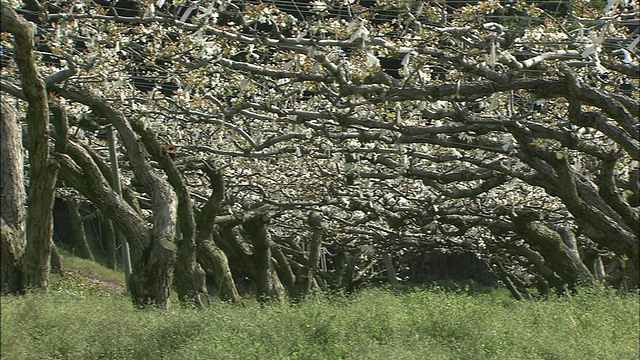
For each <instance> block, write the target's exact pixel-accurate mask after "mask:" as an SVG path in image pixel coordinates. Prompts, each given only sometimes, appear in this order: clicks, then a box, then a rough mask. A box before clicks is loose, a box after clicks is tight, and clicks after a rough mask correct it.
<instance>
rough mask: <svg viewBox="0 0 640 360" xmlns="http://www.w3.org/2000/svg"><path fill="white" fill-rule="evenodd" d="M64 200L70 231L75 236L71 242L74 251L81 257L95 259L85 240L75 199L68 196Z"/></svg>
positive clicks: (82, 224) (85, 236)
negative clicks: (72, 242)
mask: <svg viewBox="0 0 640 360" xmlns="http://www.w3.org/2000/svg"><path fill="white" fill-rule="evenodd" d="M65 202H66V203H67V210H68V212H69V219H70V224H71V231H72V232H73V235H74V238H75V239H74V240H75V241H74V244H73V250H74V252H75V253H76V255H78V256H79V257H81V258H83V259H88V260H91V261H95V258H94V257H93V253H92V252H91V248H90V247H89V242H88V241H87V235H86V233H85V231H84V223H83V221H82V216H81V215H80V208H79V206H78V203H77V200H76V199H74V198H73V197H68V198H67V199H65Z"/></svg>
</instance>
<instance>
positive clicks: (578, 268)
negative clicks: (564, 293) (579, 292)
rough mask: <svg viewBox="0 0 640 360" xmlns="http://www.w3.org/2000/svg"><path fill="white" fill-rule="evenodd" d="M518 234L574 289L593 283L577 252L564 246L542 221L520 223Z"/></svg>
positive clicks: (561, 240)
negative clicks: (579, 285)
mask: <svg viewBox="0 0 640 360" xmlns="http://www.w3.org/2000/svg"><path fill="white" fill-rule="evenodd" d="M516 232H517V233H518V234H519V235H520V236H522V237H523V238H524V239H525V241H526V242H527V243H528V244H529V245H530V246H531V247H532V248H533V249H534V250H536V251H537V252H539V253H540V255H542V257H543V258H544V259H545V263H546V264H547V265H548V266H549V267H550V268H551V269H552V270H553V271H554V272H555V273H556V274H558V276H560V278H562V280H563V281H564V282H565V283H566V284H569V286H570V287H571V288H574V287H575V286H576V285H578V284H589V283H592V282H593V276H592V275H591V273H590V272H589V269H587V267H586V266H585V265H584V264H583V263H582V261H580V258H579V257H578V256H577V254H576V252H574V251H573V250H572V249H570V248H569V247H567V246H566V245H565V244H564V241H563V239H562V236H561V235H560V234H559V233H558V232H556V231H553V230H552V229H550V228H549V227H547V226H546V225H544V224H543V223H542V222H540V221H531V222H518V223H517V225H516Z"/></svg>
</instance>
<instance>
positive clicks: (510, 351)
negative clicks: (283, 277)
mask: <svg viewBox="0 0 640 360" xmlns="http://www.w3.org/2000/svg"><path fill="white" fill-rule="evenodd" d="M67 266H68V265H67ZM65 281H66V280H63V281H62V282H65ZM1 310H2V341H1V354H0V355H1V357H2V358H3V359H5V358H6V359H17V360H19V359H47V358H49V359H53V358H64V359H99V358H100V359H159V358H163V359H190V360H191V359H563V360H564V359H636V358H638V355H639V350H638V331H639V329H638V298H637V297H635V296H628V297H621V296H618V295H615V294H613V293H610V292H606V291H603V290H600V291H596V290H587V289H585V290H583V291H581V293H580V294H579V295H576V296H574V297H572V298H553V299H549V300H544V301H542V300H541V301H530V302H517V301H515V300H513V299H511V298H510V297H509V296H508V294H506V293H504V292H501V291H495V292H492V293H488V294H475V295H467V294H462V293H451V292H444V291H441V290H438V289H422V290H414V291H408V292H406V293H403V294H399V295H398V294H394V293H393V292H391V291H388V290H384V289H370V290H365V291H363V292H361V293H359V294H358V295H355V296H352V297H332V298H329V297H322V296H318V297H312V298H310V299H308V300H307V301H305V302H304V303H302V304H300V305H291V306H289V305H287V306H279V305H278V306H276V305H273V306H260V305H258V304H256V303H251V302H249V303H245V304H244V305H242V306H240V305H232V304H224V303H216V304H214V306H212V307H211V308H209V309H204V310H198V309H189V308H180V307H178V306H174V308H172V310H170V311H167V312H161V311H157V310H138V309H135V308H134V307H133V306H132V305H131V303H130V301H129V300H128V298H126V297H124V296H120V295H117V294H109V293H105V292H102V291H99V290H98V289H89V288H87V287H86V286H85V287H82V286H79V285H78V286H77V288H73V286H66V288H65V286H60V287H59V290H54V291H52V292H51V293H50V294H48V295H36V294H31V295H27V296H25V297H4V298H2V305H1Z"/></svg>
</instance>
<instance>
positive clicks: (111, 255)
mask: <svg viewBox="0 0 640 360" xmlns="http://www.w3.org/2000/svg"><path fill="white" fill-rule="evenodd" d="M101 217H102V223H103V229H104V233H103V236H104V244H105V251H106V253H107V267H108V268H109V269H111V270H116V269H117V268H118V264H117V255H116V232H115V230H114V229H113V224H112V223H111V220H109V219H108V218H107V217H104V216H102V215H101Z"/></svg>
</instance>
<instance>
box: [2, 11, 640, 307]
mask: <svg viewBox="0 0 640 360" xmlns="http://www.w3.org/2000/svg"><path fill="white" fill-rule="evenodd" d="M9 3H10V2H4V1H3V10H2V11H3V17H4V13H5V11H10V9H9V5H7V4H9ZM12 7H13V8H14V9H15V10H16V11H17V12H18V13H19V14H21V15H22V16H24V17H25V18H26V19H28V20H30V21H32V22H34V23H35V24H37V28H36V31H35V39H36V46H37V49H38V50H39V54H40V58H39V61H38V65H39V68H40V71H41V72H42V73H44V74H45V75H46V78H45V83H46V84H47V90H48V93H49V100H50V102H55V103H56V104H57V105H56V106H57V107H59V108H62V109H64V115H58V116H57V115H56V114H55V112H53V115H52V119H53V123H54V125H55V147H51V152H52V154H54V156H55V159H56V161H57V162H58V163H60V173H59V179H60V180H61V181H60V182H59V183H58V186H59V187H60V188H73V189H74V190H75V191H78V192H79V193H80V194H82V196H84V197H86V198H87V199H88V200H89V201H91V202H93V203H94V204H96V206H98V207H99V208H100V209H101V210H102V211H103V212H105V213H106V214H107V215H108V216H109V217H110V218H111V219H112V220H113V221H114V223H115V225H116V227H117V228H118V229H119V231H121V232H122V233H123V234H124V235H125V236H126V237H127V239H128V241H129V243H130V244H131V247H132V257H133V258H134V273H136V274H140V275H139V276H137V277H136V276H134V278H133V279H132V282H133V283H134V284H136V283H137V284H142V285H140V289H139V290H134V293H135V294H138V295H139V299H141V300H140V302H144V301H155V302H156V303H163V300H161V299H162V298H163V297H165V295H166V294H164V293H162V292H163V291H164V290H163V291H160V293H154V292H153V291H155V290H149V289H150V288H154V286H155V287H156V288H155V289H156V290H158V289H157V287H161V284H166V283H167V282H169V283H171V279H172V276H173V274H172V271H173V268H174V266H175V271H176V280H177V281H176V282H177V284H178V285H177V286H178V287H180V286H181V285H179V284H182V286H184V287H185V288H184V289H183V290H182V292H181V290H180V289H179V290H178V292H179V293H180V296H181V298H182V297H186V298H189V299H194V298H196V299H197V298H199V295H197V294H200V293H205V292H206V290H205V289H203V287H202V277H203V272H214V273H216V274H223V273H225V272H224V271H223V270H221V269H219V268H216V266H222V267H223V268H224V267H225V266H224V264H226V257H228V258H229V259H230V260H232V262H236V263H239V264H241V267H242V269H243V271H244V273H245V274H246V275H247V276H248V277H249V278H250V279H251V280H252V281H253V282H254V283H255V284H256V288H257V291H258V294H259V295H261V296H265V297H280V298H282V296H284V294H285V293H287V294H289V295H290V296H293V297H296V296H303V295H304V294H306V293H308V291H310V289H311V288H313V287H320V288H347V289H352V288H353V287H354V286H356V285H357V283H358V282H360V281H365V280H368V279H372V278H376V277H377V276H379V275H380V274H382V273H384V274H386V277H387V279H388V280H389V281H392V282H393V281H397V280H398V277H402V276H403V268H404V267H405V266H407V264H410V263H411V259H412V257H414V256H416V254H423V253H428V252H430V251H433V250H441V251H449V252H456V251H470V252H473V253H474V254H476V255H477V256H478V257H479V258H482V259H484V260H485V261H487V263H488V264H490V265H491V271H493V272H495V274H497V276H498V277H499V278H500V280H501V281H502V282H503V283H504V284H505V285H506V286H507V287H509V288H510V290H511V291H512V293H513V294H514V296H516V297H526V296H530V295H529V294H530V293H531V292H532V290H531V289H532V288H534V287H538V291H540V292H546V291H548V290H545V289H548V288H549V287H550V288H552V289H555V290H556V291H559V292H562V291H564V290H565V289H566V288H572V287H574V286H575V285H576V284H579V283H590V282H593V281H596V280H603V279H606V280H607V281H609V282H610V283H611V284H614V285H616V286H619V287H624V288H630V287H631V288H636V287H638V281H639V279H638V270H639V261H638V256H639V254H638V246H639V241H638V238H639V230H638V220H639V219H638V217H639V212H638V205H639V200H638V197H639V177H640V176H639V170H638V160H639V147H640V141H639V131H640V127H639V122H638V121H639V117H638V114H640V104H639V103H638V88H637V86H638V78H639V71H638V66H639V58H638V43H639V42H640V36H639V35H638V23H637V18H635V14H634V13H633V12H634V11H635V9H634V8H633V7H632V2H630V1H618V0H610V1H608V2H600V1H591V2H579V1H556V2H538V1H535V2H532V1H522V0H520V1H509V0H507V1H486V2H477V1H444V0H442V1H415V0H411V1H410V0H407V1H386V0H377V1H373V0H369V1H365V0H334V1H330V0H327V1H286V0H279V1H267V0H263V1H233V0H217V1H196V2H182V1H177V0H176V1H163V0H159V1H143V0H141V1H107V0H102V1H80V2H78V1H76V2H67V1H59V2H48V3H47V4H46V5H44V4H42V5H40V4H39V3H37V2H31V1H25V4H23V5H20V4H18V3H12ZM3 31H4V28H3ZM2 36H3V39H2V56H3V62H2V83H1V85H2V88H1V89H2V91H3V92H5V93H7V94H10V95H12V96H14V97H15V98H16V99H18V100H19V101H17V105H18V108H23V106H24V103H23V102H22V100H27V101H29V97H28V94H27V92H26V89H27V88H26V87H25V84H24V83H21V82H20V77H19V74H22V70H21V69H17V68H16V66H15V64H14V63H13V62H12V61H10V60H9V59H8V57H9V56H12V54H13V53H15V52H17V47H15V46H14V45H13V43H11V42H10V40H9V37H8V35H7V34H5V33H3V35H2ZM66 123H67V124H68V126H67V127H66V128H65V127H64V126H62V125H61V124H66ZM110 126H113V127H114V128H115V130H116V131H117V134H118V137H119V144H120V151H121V156H120V157H119V161H120V163H121V166H122V167H123V169H122V171H123V178H122V182H123V185H124V187H125V188H127V189H128V190H130V192H131V194H130V196H129V197H127V196H120V195H118V194H116V193H114V192H113V191H112V190H110V189H111V188H110V183H112V180H111V178H110V173H109V161H108V152H107V151H106V150H107V148H106V143H105V141H104V137H103V136H101V135H103V134H104V131H105V128H106V127H110ZM62 144H64V146H62ZM166 145H171V146H169V147H167V146H166ZM177 224H179V226H177V228H176V225H177ZM174 238H176V239H177V240H174ZM207 249H208V250H207ZM149 254H165V255H166V256H159V257H157V258H154V259H155V260H152V261H150V260H149V259H150V258H153V256H151V255H149ZM144 259H146V260H144ZM207 259H209V260H210V261H207ZM216 259H217V260H216ZM603 261H604V265H606V269H605V270H606V271H604V272H603V271H602V269H601V268H602V266H601V265H602V264H603ZM185 264H188V265H185ZM220 264H222V265H220ZM136 266H137V270H136ZM201 267H204V269H202V268H201ZM155 268H162V269H165V270H166V271H165V272H163V273H162V274H163V275H162V276H161V277H162V278H157V279H150V277H151V274H152V273H153V271H152V269H155ZM181 274H182V275H181ZM184 274H187V275H184ZM159 276H160V275H159ZM136 279H137V280H136ZM188 279H191V280H188ZM193 279H200V280H193ZM178 280H179V281H178ZM217 281H222V282H224V281H227V282H228V283H232V282H233V279H232V278H229V277H227V278H226V280H224V279H223V278H222V277H219V278H217ZM236 281H237V280H236ZM150 284H151V285H150ZM193 284H197V285H193ZM233 287H234V286H233V285H232V286H230V289H232V288H233ZM132 290H133V289H132ZM229 291H230V292H229V293H228V294H227V295H226V296H228V297H230V298H233V297H234V296H236V295H237V294H236V295H234V293H233V291H232V290H229ZM135 294H134V297H135ZM198 301H199V302H201V303H204V302H205V301H203V300H198Z"/></svg>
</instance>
